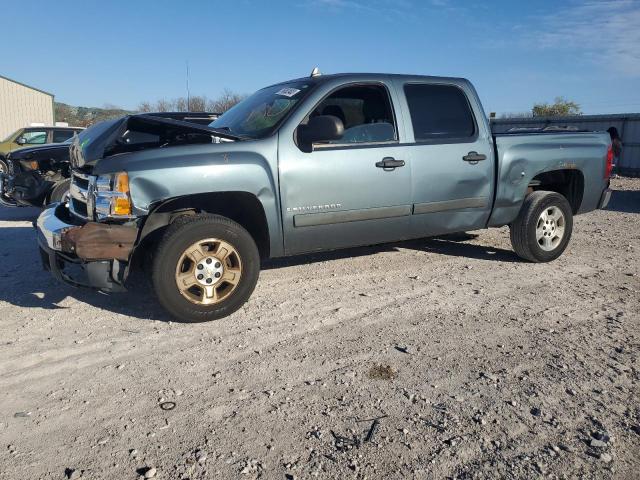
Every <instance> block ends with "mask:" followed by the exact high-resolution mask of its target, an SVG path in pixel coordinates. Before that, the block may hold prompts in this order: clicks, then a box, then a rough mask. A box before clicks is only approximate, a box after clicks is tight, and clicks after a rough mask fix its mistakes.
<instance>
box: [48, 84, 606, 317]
mask: <svg viewBox="0 0 640 480" xmlns="http://www.w3.org/2000/svg"><path fill="white" fill-rule="evenodd" d="M128 132H138V133H139V134H141V135H146V136H147V141H145V142H142V143H138V144H135V145H130V144H128V143H127V142H125V141H123V138H124V136H126V135H127V133H128ZM70 151H71V163H72V167H73V169H72V183H71V191H70V192H71V198H70V201H69V203H68V205H66V204H62V203H61V204H58V205H55V206H52V207H50V208H48V209H46V210H45V211H44V212H43V213H42V214H41V215H40V217H39V218H38V220H37V229H38V238H39V244H40V251H41V254H42V259H43V262H44V265H45V268H47V269H49V270H51V272H52V273H53V275H54V276H56V277H57V278H58V279H60V280H62V281H65V282H67V283H70V284H72V285H78V286H80V285H83V286H90V287H94V288H97V289H100V290H103V291H118V290H123V289H124V288H125V282H126V280H127V277H128V276H129V274H130V272H131V270H132V269H133V268H137V266H138V265H139V264H140V263H141V262H138V261H137V259H138V258H140V257H141V256H145V257H147V256H149V257H150V259H149V260H148V261H149V262H150V267H151V268H150V275H151V280H152V283H153V286H154V290H155V292H156V294H157V297H158V300H159V302H160V303H161V304H162V305H163V306H164V307H165V308H166V309H167V310H168V311H169V312H170V313H171V314H172V315H173V316H174V317H176V318H177V319H179V320H182V321H187V322H200V321H208V320H214V319H218V318H221V317H224V316H227V315H229V314H231V313H232V312H234V311H236V310H237V309H239V308H240V307H241V306H242V305H243V304H244V303H245V302H246V301H247V300H248V299H249V297H250V295H251V294H252V292H253V290H254V287H255V285H256V282H257V280H258V274H259V270H260V261H261V259H266V258H273V257H282V256H288V255H296V254H301V253H306V252H315V251H322V250H331V249H339V248H345V247H354V246H359V245H371V244H376V243H384V242H392V241H398V240H405V239H411V238H422V237H428V236H435V235H441V234H447V233H454V232H463V231H468V230H477V229H482V228H489V227H500V226H504V225H509V226H510V229H511V242H512V245H513V248H514V250H515V252H516V253H517V254H518V255H519V256H520V257H522V258H523V259H526V260H528V261H532V262H548V261H551V260H554V259H555V258H557V257H558V256H560V255H561V254H562V252H563V251H564V250H565V248H566V247H567V244H568V243H569V239H570V237H571V232H572V228H573V216H574V215H576V214H580V213H586V212H589V211H592V210H594V209H597V208H602V207H604V206H605V205H606V204H607V202H608V199H609V195H610V191H609V189H608V186H609V176H610V173H611V167H612V158H613V157H612V152H611V145H610V137H609V135H608V134H607V133H594V132H566V133H565V132H562V133H540V132H535V133H527V132H519V133H518V134H501V135H493V134H492V132H491V128H490V125H489V123H488V121H487V118H486V116H485V114H484V112H483V109H482V106H481V104H480V100H479V98H478V96H477V94H476V92H475V89H474V88H473V86H472V85H471V83H469V82H468V81H467V80H464V79H459V78H442V77H427V76H409V75H386V74H340V75H320V74H318V73H317V72H314V74H312V76H310V77H308V78H301V79H297V80H291V81H288V82H284V83H281V84H277V85H272V86H270V87H266V88H264V89H262V90H259V91H258V92H256V93H255V94H254V95H252V96H250V97H249V98H247V99H246V100H244V101H243V102H241V103H240V104H238V105H237V106H235V107H234V108H232V109H231V110H229V111H228V112H227V113H225V114H224V115H222V116H221V117H220V118H218V119H217V120H216V121H214V122H212V123H211V124H210V125H209V126H199V125H192V124H188V123H185V122H180V121H174V120H169V119H158V118H153V117H151V116H148V115H135V116H129V117H125V118H122V119H120V120H116V121H112V122H108V123H106V124H104V125H102V126H101V128H100V129H92V131H91V132H87V134H85V135H83V136H80V137H79V138H78V139H77V140H76V141H75V142H74V143H73V144H72V146H71V150H70ZM143 254H144V255H143Z"/></svg>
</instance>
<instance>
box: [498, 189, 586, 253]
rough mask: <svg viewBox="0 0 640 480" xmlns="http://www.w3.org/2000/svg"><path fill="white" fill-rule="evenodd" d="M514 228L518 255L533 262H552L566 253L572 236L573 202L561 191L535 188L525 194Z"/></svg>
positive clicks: (513, 233)
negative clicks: (534, 190) (533, 190)
mask: <svg viewBox="0 0 640 480" xmlns="http://www.w3.org/2000/svg"><path fill="white" fill-rule="evenodd" d="M510 229H511V245H513V249H514V250H515V252H516V253H517V254H518V256H520V257H522V258H524V259H525V260H529V261H531V262H550V261H552V260H555V259H556V258H558V257H559V256H560V255H562V252H564V250H565V249H566V248H567V245H568V244H569V240H570V239H571V233H572V230H573V214H572V211H571V206H570V205H569V202H568V201H567V199H566V198H565V197H564V196H562V195H560V194H559V193H556V192H546V191H541V190H539V191H536V192H533V193H531V194H530V195H528V196H527V197H526V198H525V200H524V203H523V205H522V209H521V210H520V214H519V215H518V218H517V219H516V220H515V221H514V222H513V223H512V224H511V225H510Z"/></svg>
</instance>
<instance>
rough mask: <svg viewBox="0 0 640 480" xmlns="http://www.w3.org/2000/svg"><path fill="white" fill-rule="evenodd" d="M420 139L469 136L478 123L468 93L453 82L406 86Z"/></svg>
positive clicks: (474, 131)
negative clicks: (449, 83) (466, 94)
mask: <svg viewBox="0 0 640 480" xmlns="http://www.w3.org/2000/svg"><path fill="white" fill-rule="evenodd" d="M404 93H405V96H406V97H407V103H408V104H409V112H410V114H411V123H412V125H413V135H414V137H415V141H416V142H433V141H438V140H447V141H451V139H469V138H470V137H474V136H475V134H476V124H475V121H474V117H473V113H472V112H471V107H470V106H469V102H468V101H467V97H466V96H465V94H464V92H463V91H462V90H461V89H460V88H458V87H455V86H453V85H436V84H415V83H410V84H406V85H405V86H404Z"/></svg>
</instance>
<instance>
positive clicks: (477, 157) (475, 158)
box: [462, 152, 487, 164]
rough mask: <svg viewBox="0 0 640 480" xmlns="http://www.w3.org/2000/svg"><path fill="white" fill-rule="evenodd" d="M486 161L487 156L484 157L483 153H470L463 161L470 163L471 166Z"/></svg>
mask: <svg viewBox="0 0 640 480" xmlns="http://www.w3.org/2000/svg"><path fill="white" fill-rule="evenodd" d="M486 159H487V156H486V155H483V154H482V153H478V152H469V153H467V154H466V155H465V156H464V157H462V160H464V161H465V162H469V163H471V164H476V163H478V162H481V161H482V160H486Z"/></svg>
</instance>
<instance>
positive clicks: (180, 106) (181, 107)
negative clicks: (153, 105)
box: [173, 97, 189, 112]
mask: <svg viewBox="0 0 640 480" xmlns="http://www.w3.org/2000/svg"><path fill="white" fill-rule="evenodd" d="M173 105H174V108H175V111H176V112H188V111H189V105H187V99H186V98H184V97H180V98H176V99H175V100H174V101H173Z"/></svg>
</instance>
